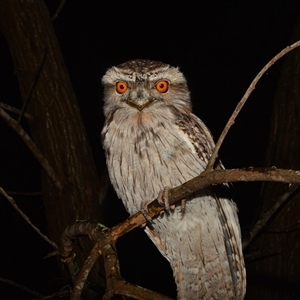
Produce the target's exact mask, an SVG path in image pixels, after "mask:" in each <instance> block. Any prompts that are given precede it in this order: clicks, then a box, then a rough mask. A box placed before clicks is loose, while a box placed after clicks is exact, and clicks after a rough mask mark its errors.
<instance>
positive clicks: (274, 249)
mask: <svg viewBox="0 0 300 300" xmlns="http://www.w3.org/2000/svg"><path fill="white" fill-rule="evenodd" d="M299 38H300V18H299V20H298V23H297V25H296V31H295V33H294V36H293V39H292V42H294V41H296V40H299ZM266 165H267V166H276V167H278V168H287V169H294V170H299V169H300V50H299V49H296V50H294V51H292V52H291V53H290V54H289V55H288V56H287V57H286V58H285V61H284V64H283V67H282V72H281V75H280V80H279V82H278V88H277V91H276V95H275V102H274V108H273V114H272V119H271V128H270V137H269V144H268V150H267V155H266ZM287 189H288V184H281V183H265V184H264V185H263V188H262V205H261V207H260V214H262V213H263V212H265V211H266V210H267V209H268V208H269V207H270V206H271V205H272V204H273V203H274V202H276V201H277V200H278V199H279V198H280V197H281V196H282V195H283V194H284V193H285V192H286V191H287ZM299 212H300V191H299V188H298V189H297V190H296V192H295V193H294V194H293V195H292V197H291V199H290V200H289V201H288V203H287V204H286V205H285V206H284V207H282V209H281V210H280V212H279V213H278V214H276V216H274V217H273V219H272V220H271V221H270V222H269V224H268V226H267V228H266V229H265V230H264V231H263V233H262V234H261V236H260V237H259V238H258V239H257V240H256V242H255V243H254V245H253V247H252V249H256V251H259V253H260V256H261V258H260V259H259V260H257V261H254V262H252V263H251V264H249V266H248V275H249V276H248V278H249V285H248V292H247V299H272V300H274V299H278V300H279V299H280V300H283V299H299V298H300V288H299V287H300V275H299V274H300V273H299V270H300V228H299Z"/></svg>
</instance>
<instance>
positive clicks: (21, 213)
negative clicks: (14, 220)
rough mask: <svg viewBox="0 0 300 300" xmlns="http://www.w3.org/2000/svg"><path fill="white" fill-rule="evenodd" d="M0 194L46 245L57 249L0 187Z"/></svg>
mask: <svg viewBox="0 0 300 300" xmlns="http://www.w3.org/2000/svg"><path fill="white" fill-rule="evenodd" d="M0 193H1V194H2V195H3V196H4V197H5V198H6V199H7V200H8V201H9V203H10V204H11V205H12V206H13V207H14V209H15V210H16V211H17V212H18V213H19V214H20V215H21V216H22V217H23V219H24V220H25V221H26V222H27V223H28V224H29V225H30V226H31V227H32V229H33V230H34V231H35V232H36V233H37V234H38V235H39V236H40V237H41V238H42V239H43V240H45V241H46V242H47V243H49V244H50V245H51V246H52V247H53V248H54V249H57V248H58V247H57V245H56V244H55V243H54V242H52V241H51V240H50V239H49V238H48V237H47V236H46V235H44V234H43V233H42V232H41V231H40V230H39V229H38V228H37V227H36V226H35V225H33V223H32V222H31V221H30V219H29V218H28V216H27V215H26V214H25V213H24V212H23V211H22V210H21V209H20V208H19V206H18V205H17V203H16V202H15V201H14V199H13V198H12V197H10V196H9V195H7V193H6V192H5V191H4V189H3V188H2V187H0Z"/></svg>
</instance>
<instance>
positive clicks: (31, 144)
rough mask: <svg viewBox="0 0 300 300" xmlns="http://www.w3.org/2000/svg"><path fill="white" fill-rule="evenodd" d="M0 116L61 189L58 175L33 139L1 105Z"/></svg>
mask: <svg viewBox="0 0 300 300" xmlns="http://www.w3.org/2000/svg"><path fill="white" fill-rule="evenodd" d="M0 116H1V117H2V118H3V119H4V120H5V121H6V122H7V123H8V125H9V126H10V127H12V128H13V129H14V130H15V131H16V132H17V133H18V135H19V136H20V137H21V139H22V140H23V141H24V142H25V144H26V145H27V147H28V148H29V149H30V151H31V152H32V154H33V156H34V157H35V158H36V159H37V161H38V162H39V163H40V165H41V167H42V168H43V170H44V171H45V172H46V174H47V175H48V176H49V177H50V178H51V179H52V181H53V183H54V184H55V186H56V187H57V188H58V189H59V190H61V189H62V185H61V183H60V181H59V180H58V177H57V176H56V174H55V172H54V170H53V169H52V167H51V166H50V164H49V162H48V161H47V159H46V158H45V157H44V156H43V154H42V153H41V151H40V150H39V149H38V147H37V146H36V145H35V143H34V142H33V140H32V139H31V138H30V136H29V135H28V134H27V133H26V132H25V130H24V129H23V128H22V127H21V126H20V125H19V124H18V123H17V122H16V120H14V119H13V118H12V117H11V116H10V115H9V114H7V113H6V112H5V111H4V110H3V109H2V108H1V107H0Z"/></svg>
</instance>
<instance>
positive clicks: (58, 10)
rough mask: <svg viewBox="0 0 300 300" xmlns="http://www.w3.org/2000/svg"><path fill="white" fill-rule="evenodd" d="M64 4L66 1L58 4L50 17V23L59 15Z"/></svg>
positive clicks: (62, 0) (63, 0)
mask: <svg viewBox="0 0 300 300" xmlns="http://www.w3.org/2000/svg"><path fill="white" fill-rule="evenodd" d="M65 3H66V0H60V4H59V6H58V8H57V9H56V11H55V13H54V14H53V16H52V17H51V21H52V22H53V21H54V20H55V19H56V18H57V16H58V15H59V13H60V11H61V10H62V8H63V7H64V5H65Z"/></svg>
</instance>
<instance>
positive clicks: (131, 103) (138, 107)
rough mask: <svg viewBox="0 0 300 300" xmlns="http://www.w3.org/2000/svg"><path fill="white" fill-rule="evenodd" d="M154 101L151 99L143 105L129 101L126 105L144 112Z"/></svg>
mask: <svg viewBox="0 0 300 300" xmlns="http://www.w3.org/2000/svg"><path fill="white" fill-rule="evenodd" d="M153 101H154V99H149V100H147V101H146V102H144V103H143V104H139V103H138V102H136V101H134V100H131V99H129V100H127V101H126V103H127V104H128V105H130V106H132V107H135V108H136V109H138V110H139V111H142V110H143V109H144V108H145V107H147V106H149V105H150V104H151V103H152V102H153Z"/></svg>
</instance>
